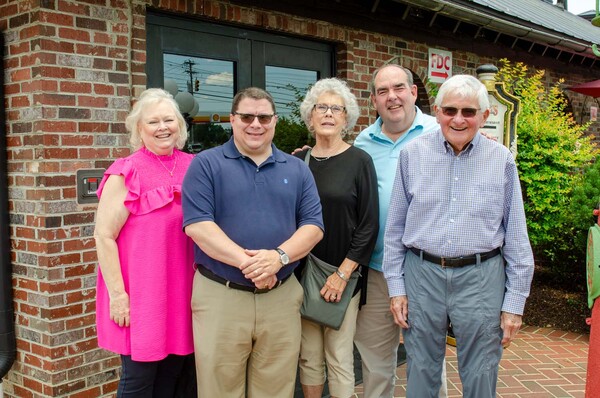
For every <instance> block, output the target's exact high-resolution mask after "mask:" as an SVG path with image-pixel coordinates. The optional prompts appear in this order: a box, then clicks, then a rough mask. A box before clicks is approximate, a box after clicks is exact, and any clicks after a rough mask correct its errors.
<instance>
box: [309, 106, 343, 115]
mask: <svg viewBox="0 0 600 398" xmlns="http://www.w3.org/2000/svg"><path fill="white" fill-rule="evenodd" d="M313 108H314V110H315V111H317V112H318V113H323V114H325V113H327V111H328V110H330V109H331V113H333V114H334V115H339V114H341V113H342V112H344V111H345V110H346V107H345V106H341V105H331V106H330V105H327V104H315V106H314V107H313Z"/></svg>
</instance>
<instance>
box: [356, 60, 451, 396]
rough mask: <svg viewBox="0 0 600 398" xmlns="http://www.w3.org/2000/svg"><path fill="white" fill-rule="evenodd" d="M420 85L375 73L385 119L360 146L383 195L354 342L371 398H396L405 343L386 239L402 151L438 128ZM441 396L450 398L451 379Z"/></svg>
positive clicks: (393, 71)
mask: <svg viewBox="0 0 600 398" xmlns="http://www.w3.org/2000/svg"><path fill="white" fill-rule="evenodd" d="M416 100H417V86H416V85H415V84H414V82H413V76H412V73H411V72H410V70H408V69H406V68H403V67H402V66H399V65H395V64H390V65H386V66H383V67H381V68H379V69H377V70H376V71H375V73H374V74H373V78H372V80H371V101H372V102H373V105H374V107H375V109H376V110H377V113H378V114H379V118H377V120H376V121H375V123H374V124H372V125H370V126H369V127H367V128H366V129H365V130H363V131H362V132H361V133H360V134H359V135H358V137H357V138H356V140H355V141H354V145H355V146H357V147H358V148H361V149H363V150H365V151H366V152H367V153H368V154H369V155H371V157H372V158H373V162H374V164H375V169H376V171H377V185H378V192H379V234H378V237H377V243H376V245H375V250H374V251H373V255H372V256H371V261H370V263H369V272H368V276H367V298H366V304H365V305H363V306H362V308H361V310H360V311H359V313H358V320H357V326H356V335H355V338H354V343H355V344H356V347H357V348H358V351H359V353H360V355H361V358H362V371H363V387H364V394H363V395H364V397H365V398H391V397H393V395H394V381H395V376H396V366H397V351H398V345H399V344H400V328H399V327H398V325H396V324H395V323H394V318H393V317H392V314H391V312H390V296H389V295H388V289H387V285H386V282H385V279H384V277H383V273H382V260H383V235H384V231H385V223H386V219H387V214H388V206H389V203H390V197H391V192H392V185H393V182H394V177H395V175H396V169H397V162H398V155H399V153H400V150H401V149H402V148H403V147H404V146H405V145H406V144H407V143H408V142H409V141H411V140H413V139H414V138H416V137H419V136H421V135H422V134H424V133H428V132H431V131H434V130H436V129H438V127H439V125H438V123H437V121H436V119H435V118H434V117H432V116H429V115H425V114H423V113H422V112H421V110H420V109H419V108H417V107H416V106H415V102H416ZM443 380H444V383H443V386H444V388H442V391H440V396H445V395H446V394H445V377H443Z"/></svg>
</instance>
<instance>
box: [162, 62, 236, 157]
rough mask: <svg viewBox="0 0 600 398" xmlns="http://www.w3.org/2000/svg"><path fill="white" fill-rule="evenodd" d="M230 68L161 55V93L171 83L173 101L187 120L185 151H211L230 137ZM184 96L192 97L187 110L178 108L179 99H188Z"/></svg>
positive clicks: (229, 64)
mask: <svg viewBox="0 0 600 398" xmlns="http://www.w3.org/2000/svg"><path fill="white" fill-rule="evenodd" d="M234 68H235V63H234V62H231V61H222V60H217V59H211V58H199V57H190V56H181V55H176V54H167V53H165V54H164V78H165V89H168V87H169V86H171V85H173V81H174V82H175V85H176V88H175V89H176V90H177V93H178V94H177V95H176V97H175V98H176V100H177V101H178V103H179V105H180V107H181V111H182V112H184V116H186V119H187V120H188V125H189V132H190V134H189V139H188V143H187V150H188V151H190V152H199V151H201V150H203V149H207V148H212V147H214V146H217V145H220V144H222V143H224V142H226V141H227V140H228V139H229V137H230V136H231V125H230V124H229V112H230V111H231V102H232V100H233V95H234V87H235V85H234V70H235V69H234ZM169 91H170V90H169ZM184 93H189V94H191V96H192V97H193V100H194V102H193V104H194V108H193V109H191V110H188V109H187V107H184V106H182V103H183V102H184V101H182V100H181V99H182V98H185V99H187V98H189V95H188V94H184ZM171 94H173V92H171ZM186 105H187V103H186Z"/></svg>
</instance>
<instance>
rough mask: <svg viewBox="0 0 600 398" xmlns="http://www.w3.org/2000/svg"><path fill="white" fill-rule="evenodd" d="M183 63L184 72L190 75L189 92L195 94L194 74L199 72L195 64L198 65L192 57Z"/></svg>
mask: <svg viewBox="0 0 600 398" xmlns="http://www.w3.org/2000/svg"><path fill="white" fill-rule="evenodd" d="M183 65H184V72H185V73H187V74H188V75H190V82H189V83H188V92H189V93H190V94H192V95H193V94H194V75H195V74H197V73H198V72H196V71H195V70H194V65H196V63H195V62H194V61H192V60H191V59H188V60H187V61H185V62H184V63H183ZM186 68H187V69H186Z"/></svg>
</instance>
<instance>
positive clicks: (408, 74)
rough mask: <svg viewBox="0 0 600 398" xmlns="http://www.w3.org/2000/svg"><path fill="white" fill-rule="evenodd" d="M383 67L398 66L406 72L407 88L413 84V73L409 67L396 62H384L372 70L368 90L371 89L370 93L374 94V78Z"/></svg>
mask: <svg viewBox="0 0 600 398" xmlns="http://www.w3.org/2000/svg"><path fill="white" fill-rule="evenodd" d="M385 68H398V69H400V70H401V71H403V72H404V73H406V80H407V82H408V86H409V88H410V87H412V86H413V85H414V84H415V79H414V78H413V74H412V72H411V71H410V69H408V68H405V67H404V66H402V65H398V64H386V65H383V66H380V67H379V68H377V69H375V72H373V76H371V81H370V82H369V90H370V91H371V94H373V95H375V78H376V77H377V75H378V74H379V72H381V71H382V70H383V69H385Z"/></svg>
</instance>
